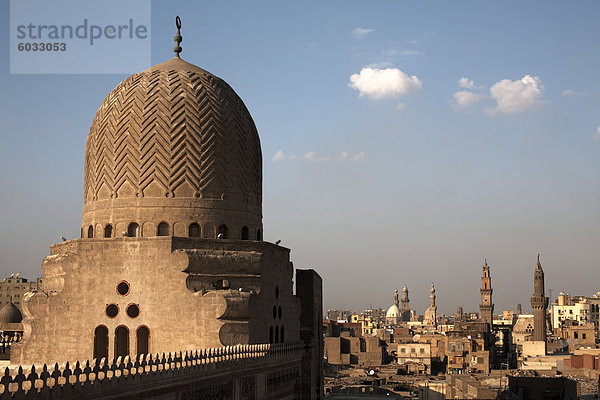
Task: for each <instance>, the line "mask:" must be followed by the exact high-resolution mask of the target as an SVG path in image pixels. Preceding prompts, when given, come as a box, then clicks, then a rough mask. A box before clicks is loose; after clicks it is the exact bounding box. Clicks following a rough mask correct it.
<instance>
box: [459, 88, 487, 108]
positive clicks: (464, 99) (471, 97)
mask: <svg viewBox="0 0 600 400" xmlns="http://www.w3.org/2000/svg"><path fill="white" fill-rule="evenodd" d="M453 97H454V105H455V106H456V107H458V108H464V107H469V106H472V105H473V104H475V103H477V102H479V101H481V100H483V98H484V97H485V96H484V95H483V94H477V93H473V92H469V91H468V90H461V91H458V92H456V93H454V95H453Z"/></svg>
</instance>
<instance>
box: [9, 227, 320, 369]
mask: <svg viewBox="0 0 600 400" xmlns="http://www.w3.org/2000/svg"><path fill="white" fill-rule="evenodd" d="M42 270H43V272H44V277H45V286H44V292H37V293H29V294H28V295H27V296H28V297H26V299H25V302H24V307H23V314H24V319H23V327H24V336H23V341H22V342H21V343H19V344H18V345H16V346H15V347H14V349H13V352H12V354H11V360H12V362H13V363H15V364H24V363H26V364H32V363H38V362H42V363H43V362H54V361H56V360H65V359H72V360H73V359H75V360H76V359H79V360H85V359H92V358H100V357H108V358H110V359H112V358H116V357H117V356H125V355H136V354H140V353H145V352H149V353H156V352H159V353H162V352H165V353H166V352H170V351H179V350H181V351H185V350H194V349H199V348H209V347H218V346H223V345H236V344H253V343H279V342H285V343H292V342H297V341H298V340H300V337H299V336H300V332H299V331H300V327H299V325H300V321H299V319H300V300H299V298H298V297H296V296H294V293H293V266H292V263H291V262H290V261H289V250H288V249H286V248H284V247H281V246H276V245H273V244H270V243H267V242H261V241H236V240H218V239H191V238H172V237H153V238H120V239H119V238H112V239H77V240H70V241H67V242H64V243H60V244H56V245H53V246H51V255H50V256H49V257H46V259H45V260H44V262H43V264H42ZM123 282H125V283H126V284H127V292H126V293H124V294H120V293H119V292H118V286H119V284H121V283H123ZM319 296H320V295H319ZM319 301H320V297H319ZM109 305H113V306H112V307H113V308H114V310H115V311H116V315H113V316H110V315H109V314H108V306H109ZM130 305H134V306H136V307H137V308H138V314H137V315H136V316H131V315H129V314H128V312H127V309H128V307H129V306H130ZM97 328H100V329H103V330H104V332H107V334H105V333H103V334H102V337H103V338H104V337H106V339H103V340H104V342H103V349H104V350H103V351H104V353H103V354H100V353H97V354H94V347H95V345H94V343H95V336H96V335H95V332H96V329H97ZM140 328H142V329H145V330H146V332H149V340H148V342H149V343H148V349H147V351H144V350H140V349H139V348H138V347H139V346H138V344H139V343H138V340H137V337H138V330H139V329H140ZM118 329H121V331H126V332H127V333H126V335H127V337H126V338H124V339H122V341H124V342H126V343H125V345H126V347H127V348H126V349H125V350H124V351H122V352H120V351H117V350H118V349H117V347H118V346H117V342H118V340H117V330H118ZM124 335H125V334H124Z"/></svg>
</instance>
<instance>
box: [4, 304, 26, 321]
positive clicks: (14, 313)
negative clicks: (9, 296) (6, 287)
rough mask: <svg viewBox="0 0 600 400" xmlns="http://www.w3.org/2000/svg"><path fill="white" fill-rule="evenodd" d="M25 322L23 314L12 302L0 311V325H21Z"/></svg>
mask: <svg viewBox="0 0 600 400" xmlns="http://www.w3.org/2000/svg"><path fill="white" fill-rule="evenodd" d="M22 320H23V314H21V311H19V309H18V308H17V306H15V305H14V304H13V303H12V301H11V302H10V303H8V304H7V305H5V306H4V307H2V308H1V309H0V325H4V324H19V323H21V321H22Z"/></svg>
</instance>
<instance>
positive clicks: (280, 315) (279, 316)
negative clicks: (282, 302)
mask: <svg viewBox="0 0 600 400" xmlns="http://www.w3.org/2000/svg"><path fill="white" fill-rule="evenodd" d="M281 314H282V312H281V306H279V319H281Z"/></svg>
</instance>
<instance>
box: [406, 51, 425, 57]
mask: <svg viewBox="0 0 600 400" xmlns="http://www.w3.org/2000/svg"><path fill="white" fill-rule="evenodd" d="M400 55H401V56H402V57H419V56H422V55H423V52H422V51H419V50H402V51H401V52H400Z"/></svg>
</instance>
